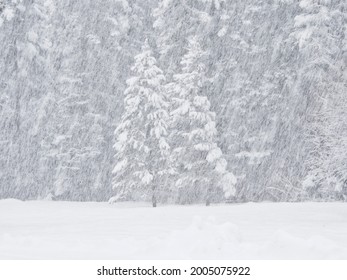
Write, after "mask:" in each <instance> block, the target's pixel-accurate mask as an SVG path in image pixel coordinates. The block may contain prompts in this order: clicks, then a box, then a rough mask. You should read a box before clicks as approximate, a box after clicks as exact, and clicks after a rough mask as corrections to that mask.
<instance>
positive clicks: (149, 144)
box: [110, 41, 169, 207]
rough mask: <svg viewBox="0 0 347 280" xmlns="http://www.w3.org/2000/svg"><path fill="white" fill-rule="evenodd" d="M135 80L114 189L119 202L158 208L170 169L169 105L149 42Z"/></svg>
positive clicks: (120, 131)
mask: <svg viewBox="0 0 347 280" xmlns="http://www.w3.org/2000/svg"><path fill="white" fill-rule="evenodd" d="M131 70H132V72H133V74H134V76H133V77H131V78H130V79H128V80H127V85H128V88H127V89H126V90H125V93H124V94H125V98H124V114H123V117H122V120H121V122H120V124H119V125H118V127H117V129H116V130H115V135H116V137H117V141H116V144H115V146H114V148H115V149H116V155H115V158H116V165H115V167H114V170H113V173H114V181H113V188H114V190H115V193H116V195H115V196H114V197H113V198H111V200H110V201H111V202H114V201H117V200H142V201H146V200H149V199H150V198H151V199H152V203H153V206H154V207H155V206H156V203H157V199H158V192H160V191H162V190H161V188H162V187H164V186H165V185H164V184H163V181H164V180H165V178H166V176H167V174H168V172H169V168H168V156H169V145H168V143H167V140H166V137H167V133H168V132H167V128H168V127H167V120H168V117H169V115H168V112H167V109H168V102H167V97H166V94H165V91H164V89H163V83H164V81H165V77H164V75H163V71H162V70H161V69H159V68H158V67H157V66H156V59H155V58H154V57H153V56H152V54H151V50H150V47H149V45H148V42H147V41H146V42H145V44H144V46H143V48H142V52H141V53H140V54H138V55H136V56H135V63H134V65H133V67H132V68H131Z"/></svg>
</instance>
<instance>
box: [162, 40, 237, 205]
mask: <svg viewBox="0 0 347 280" xmlns="http://www.w3.org/2000/svg"><path fill="white" fill-rule="evenodd" d="M203 55H204V52H203V50H202V49H201V47H200V44H199V42H198V41H197V40H196V38H194V37H192V38H190V39H189V40H188V47H187V53H186V54H185V55H184V57H183V59H182V61H181V66H182V72H181V73H180V74H175V75H174V76H173V79H174V81H173V82H172V83H170V84H168V88H169V91H170V93H171V98H172V106H173V107H172V111H171V122H170V125H171V128H172V131H171V134H170V141H171V142H170V143H171V145H172V149H173V152H172V158H173V166H174V168H175V170H176V175H175V177H174V178H175V184H174V189H176V193H177V197H176V201H177V202H178V203H182V204H186V203H195V202H202V201H205V202H206V205H209V204H210V202H211V201H214V202H215V201H220V200H221V198H222V196H223V191H224V193H225V194H226V196H227V197H230V196H232V195H234V192H235V189H234V185H235V183H236V179H235V177H234V176H233V175H232V174H231V173H229V172H227V171H226V167H227V162H226V160H225V159H224V157H223V153H222V151H221V149H220V148H219V147H218V145H217V129H216V122H215V118H216V115H215V113H214V112H212V111H211V110H210V106H211V105H210V102H209V100H208V98H207V97H205V96H200V95H199V93H200V91H201V85H202V79H203V76H204V65H203V64H202V63H201V62H200V59H201V58H202V57H203ZM223 183H224V184H223ZM221 184H223V185H221ZM223 188H224V190H223Z"/></svg>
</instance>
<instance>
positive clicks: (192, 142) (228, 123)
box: [0, 0, 347, 203]
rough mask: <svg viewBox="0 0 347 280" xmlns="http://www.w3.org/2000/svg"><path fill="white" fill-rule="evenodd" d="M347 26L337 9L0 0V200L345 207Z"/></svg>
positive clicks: (286, 4)
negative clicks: (334, 203) (228, 201)
mask: <svg viewBox="0 0 347 280" xmlns="http://www.w3.org/2000/svg"><path fill="white" fill-rule="evenodd" d="M346 26H347V6H346V3H345V1H343V0H300V1H298V0H261V1H254V0H236V1H228V0H199V1H195V0H194V1H193V0H183V1H181V0H180V1H178V0H162V1H159V0H158V1H155V0H151V1H137V0H123V1H121V0H97V1H90V0H88V1H70V0H62V1H53V0H17V1H14V0H2V1H0V198H9V197H14V198H19V199H54V200H79V201H86V200H96V201H105V200H108V199H109V198H110V197H113V199H116V200H117V199H134V200H151V199H153V195H154V194H155V199H156V200H158V201H163V202H164V201H169V202H178V203H192V202H201V201H205V200H206V198H207V197H209V195H208V194H209V193H211V192H213V193H214V197H213V198H212V201H225V198H222V197H223V196H222V195H221V193H223V192H224V193H229V194H230V192H231V193H232V195H233V196H234V197H233V201H262V200H272V201H300V200H312V199H315V200H324V201H326V200H346V199H347V126H346V125H347V105H346V104H347V71H346V64H347V54H346V53H347V48H346V46H347V39H346V38H347V31H346V30H347V29H346ZM146 39H147V41H146ZM145 42H146V43H145ZM144 57H145V58H146V59H148V60H149V61H152V62H153V63H154V61H155V63H154V64H153V63H152V62H151V63H152V64H151V63H150V64H151V65H152V66H153V65H155V69H156V70H153V69H152V70H153V71H154V72H155V73H156V75H157V79H156V81H155V82H154V81H150V82H147V84H148V85H150V87H148V85H146V83H145V82H143V77H144V76H141V75H144V74H143V73H144V72H143V73H142V72H141V71H145V69H144V68H143V67H142V66H141V64H139V63H140V62H141V61H143V59H145V58H144ZM145 64H146V63H145ZM147 64H148V63H147ZM147 64H146V65H147ZM153 67H154V66H153ZM152 70H148V71H152ZM141 73H142V74H141ZM141 77H142V78H141ZM139 81H142V82H140V84H136V83H139ZM141 87H144V88H145V91H147V89H148V88H149V89H150V90H151V91H150V92H152V94H150V93H148V94H147V96H143V95H140V94H139V92H140V91H141ZM159 93H160V94H159ZM158 94H159V95H158ZM158 96H159V97H160V98H159V99H158ZM139 98H140V99H141V100H137V99H139ZM135 100H137V101H136V102H135ZM154 100H155V101H154ZM134 102H135V103H134ZM141 102H142V103H141ZM153 102H154V103H153ZM137 103H138V104H137ZM134 104H137V105H136V106H138V107H137V108H138V110H140V111H141V113H142V114H143V115H142V116H140V115H138V116H136V117H137V118H138V119H137V120H136V122H135V121H134V122H133V123H132V125H131V126H129V125H128V124H127V120H128V119H129V118H133V116H132V114H134V112H133V110H134V107H133V106H134ZM158 104H161V105H160V106H159V105H158ZM186 108H189V110H186ZM158 116H160V118H159V117H158ZM196 116H199V117H201V118H202V119H198V118H197V117H196ZM203 120H204V121H206V123H204V122H203ZM207 123H209V125H207ZM212 123H213V124H212ZM206 125H207V126H210V127H209V129H208V130H206V129H205V127H206ZM133 126H136V127H133ZM125 129H130V130H132V131H137V133H142V136H141V137H142V140H141V139H140V138H141V137H140V136H139V137H140V138H139V139H140V140H141V141H142V142H143V143H144V146H143V147H142V149H145V150H146V151H144V150H143V151H142V152H143V153H142V154H141V152H139V151H138V152H134V151H132V150H131V149H133V148H134V147H133V146H132V147H131V146H130V144H131V141H125V142H124V139H127V138H125V134H124V133H125ZM115 131H116V132H115ZM114 132H115V133H114ZM210 132H213V133H210ZM122 139H123V140H122ZM139 139H132V141H140V140H139ZM122 141H123V142H122ZM141 141H140V142H141ZM202 143H209V145H208V146H209V149H210V150H209V149H207V148H206V149H203V148H201V149H200V150H198V149H196V148H192V147H203V146H204V145H200V146H199V144H202ZM122 145H123V146H124V145H125V146H126V147H124V150H122V149H119V148H120V147H121V146H122ZM114 146H115V147H114ZM123 146H122V147H123ZM158 147H159V148H158ZM206 147H207V146H206ZM147 149H148V150H147ZM140 150H141V149H140ZM212 150H213V152H211V151H212ZM126 155H131V156H132V157H136V158H133V159H131V162H130V159H128V162H127V163H125V162H124V159H125V158H126ZM209 155H210V156H209ZM212 155H214V156H215V157H213V156H212ZM149 158H153V159H156V160H154V161H151V160H149ZM207 158H209V159H210V160H207ZM212 159H213V160H212ZM141 162H145V163H146V164H145V165H141V164H140V163H141ZM130 163H131V164H135V165H136V164H137V165H139V164H140V165H141V166H138V167H137V169H136V168H135V167H132V168H135V169H136V170H137V171H139V172H140V173H134V172H131V171H133V169H132V168H130V169H128V170H127V172H125V173H122V172H121V170H122V168H121V167H124V166H126V164H130ZM135 169H134V170H135ZM216 170H219V171H222V172H219V173H218V172H217V173H215V172H216ZM112 171H113V172H112ZM117 171H118V172H117ZM230 171H232V173H233V174H234V175H235V177H236V178H234V177H233V176H232V178H231V177H229V178H228V180H225V182H224V183H225V184H227V185H228V184H229V186H233V185H234V184H235V182H236V181H237V183H236V185H235V187H236V192H235V193H234V192H233V190H231V191H230V190H227V189H225V188H224V189H223V187H220V185H219V184H218V183H217V182H216V181H217V179H221V178H223V177H225V175H226V174H225V173H228V172H230ZM146 172H147V173H146ZM223 172H224V173H223ZM129 176H130V177H129ZM139 179H142V180H139ZM236 179H237V180H236ZM139 182H142V183H143V187H144V189H146V190H151V191H146V192H142V191H139V192H138V191H136V190H135V189H134V188H135V187H137V188H140V186H141V184H140V183H139ZM130 185H132V186H133V187H134V188H133V187H131V186H130ZM229 198H230V197H229Z"/></svg>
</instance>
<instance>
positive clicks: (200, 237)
mask: <svg viewBox="0 0 347 280" xmlns="http://www.w3.org/2000/svg"><path fill="white" fill-rule="evenodd" d="M240 242H241V234H240V231H239V228H238V227H237V226H236V225H234V224H231V223H229V222H227V223H222V224H219V223H217V222H216V220H215V218H214V217H208V218H205V217H201V216H197V217H194V219H193V222H192V224H191V225H190V226H189V227H187V228H185V229H182V230H176V231H174V232H172V233H171V234H170V235H169V236H167V237H166V238H163V239H157V240H156V242H150V243H149V244H151V245H150V248H148V249H149V250H150V251H151V252H154V253H155V255H156V256H160V257H161V258H180V259H187V258H188V259H192V258H193V259H194V258H195V259H196V258H197V259H204V258H205V259H211V258H212V259H213V258H218V257H220V256H221V255H226V254H228V252H227V251H228V249H227V248H233V247H238V244H239V243H240Z"/></svg>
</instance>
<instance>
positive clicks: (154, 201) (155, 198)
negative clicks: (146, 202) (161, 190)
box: [152, 187, 157, 207]
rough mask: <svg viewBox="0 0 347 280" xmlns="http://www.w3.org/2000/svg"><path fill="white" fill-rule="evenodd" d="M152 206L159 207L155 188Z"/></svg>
mask: <svg viewBox="0 0 347 280" xmlns="http://www.w3.org/2000/svg"><path fill="white" fill-rule="evenodd" d="M152 206H153V207H157V197H156V195H155V187H153V194H152Z"/></svg>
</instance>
